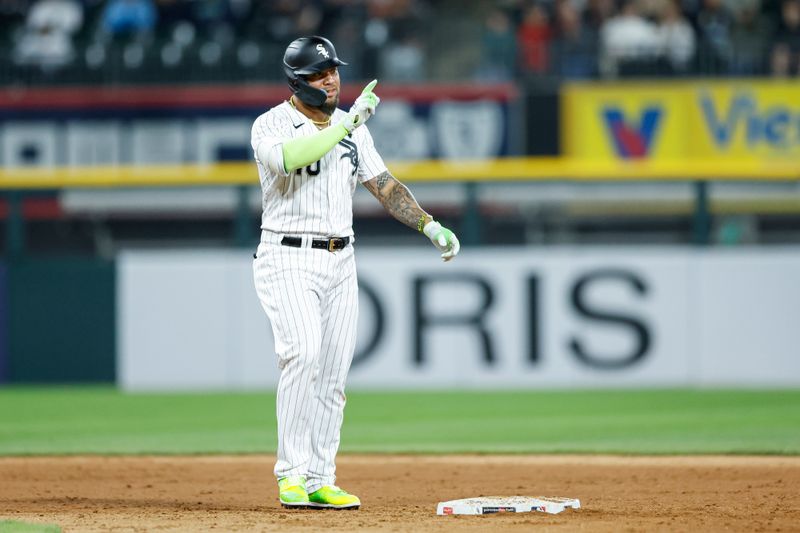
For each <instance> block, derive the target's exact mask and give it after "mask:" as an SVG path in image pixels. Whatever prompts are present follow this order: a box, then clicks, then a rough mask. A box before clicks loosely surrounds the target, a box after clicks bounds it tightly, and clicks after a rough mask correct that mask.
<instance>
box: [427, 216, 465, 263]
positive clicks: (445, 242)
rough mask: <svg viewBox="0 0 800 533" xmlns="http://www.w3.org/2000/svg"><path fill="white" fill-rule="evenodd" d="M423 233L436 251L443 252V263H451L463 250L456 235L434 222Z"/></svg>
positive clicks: (429, 223)
mask: <svg viewBox="0 0 800 533" xmlns="http://www.w3.org/2000/svg"><path fill="white" fill-rule="evenodd" d="M422 232H423V233H424V234H425V236H427V237H428V238H429V239H430V240H431V242H432V243H433V245H434V246H435V247H436V249H437V250H439V251H440V252H442V260H443V261H450V260H451V259H452V258H454V257H455V256H457V255H458V251H459V250H461V244H460V243H459V242H458V237H456V234H455V233H453V232H452V231H450V230H449V229H447V228H445V227H444V226H442V225H441V224H439V223H438V222H436V221H434V220H431V221H430V222H428V223H427V224H425V227H424V228H423V229H422Z"/></svg>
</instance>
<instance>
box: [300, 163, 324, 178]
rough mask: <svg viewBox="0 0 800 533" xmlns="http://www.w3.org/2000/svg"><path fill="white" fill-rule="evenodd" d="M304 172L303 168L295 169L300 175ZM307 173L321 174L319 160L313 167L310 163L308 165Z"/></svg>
mask: <svg viewBox="0 0 800 533" xmlns="http://www.w3.org/2000/svg"><path fill="white" fill-rule="evenodd" d="M302 173H303V169H302V168H298V169H297V170H295V174H297V175H298V176H299V175H300V174H302ZM306 174H308V175H309V176H316V175H317V174H319V161H317V162H316V163H314V164H313V167H312V165H308V166H307V167H306Z"/></svg>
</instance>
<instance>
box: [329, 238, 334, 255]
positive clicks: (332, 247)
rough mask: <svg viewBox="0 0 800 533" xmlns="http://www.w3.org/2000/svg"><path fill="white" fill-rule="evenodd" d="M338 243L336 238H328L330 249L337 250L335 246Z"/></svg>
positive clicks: (330, 250)
mask: <svg viewBox="0 0 800 533" xmlns="http://www.w3.org/2000/svg"><path fill="white" fill-rule="evenodd" d="M335 245H336V239H328V251H329V252H331V253H333V252H335V251H336V249H335V248H334V246H335Z"/></svg>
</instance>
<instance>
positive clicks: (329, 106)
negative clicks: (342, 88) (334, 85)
mask: <svg viewBox="0 0 800 533" xmlns="http://www.w3.org/2000/svg"><path fill="white" fill-rule="evenodd" d="M337 107H339V93H338V92H337V93H336V96H334V97H333V100H330V99H328V100H325V102H324V103H323V104H322V105H321V106H319V110H320V111H322V112H323V113H325V114H326V115H328V116H329V117H330V116H332V115H333V112H334V111H336V108H337Z"/></svg>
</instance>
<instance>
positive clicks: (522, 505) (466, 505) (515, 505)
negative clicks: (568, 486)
mask: <svg viewBox="0 0 800 533" xmlns="http://www.w3.org/2000/svg"><path fill="white" fill-rule="evenodd" d="M580 508H581V502H580V501H579V500H576V499H573V498H550V497H545V496H539V497H537V498H531V497H529V496H484V497H480V498H467V499H464V500H450V501H447V502H441V503H439V505H438V506H437V507H436V514H438V515H449V514H492V513H530V512H533V511H538V512H540V513H549V514H558V513H560V512H562V511H563V510H564V509H580Z"/></svg>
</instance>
